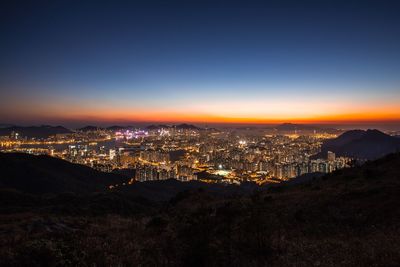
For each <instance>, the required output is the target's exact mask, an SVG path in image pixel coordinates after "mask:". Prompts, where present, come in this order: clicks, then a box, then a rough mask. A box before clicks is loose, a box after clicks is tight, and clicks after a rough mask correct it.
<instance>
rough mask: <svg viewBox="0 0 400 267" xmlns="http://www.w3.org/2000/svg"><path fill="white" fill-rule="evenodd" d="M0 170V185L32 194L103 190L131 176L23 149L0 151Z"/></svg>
mask: <svg viewBox="0 0 400 267" xmlns="http://www.w3.org/2000/svg"><path fill="white" fill-rule="evenodd" d="M0 173H1V175H0V188H11V189H15V190H17V191H20V192H23V193H32V194H42V193H62V192H75V193H89V192H93V191H104V190H106V189H107V188H108V186H109V185H111V184H116V183H122V182H126V181H127V180H128V179H127V177H125V176H122V175H118V174H111V173H104V172H99V171H96V170H94V169H92V168H90V167H87V166H83V165H79V164H73V163H70V162H67V161H65V160H61V159H57V158H54V157H49V156H44V155H43V156H34V155H29V154H22V153H0Z"/></svg>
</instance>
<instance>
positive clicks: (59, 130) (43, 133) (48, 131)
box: [0, 125, 72, 138]
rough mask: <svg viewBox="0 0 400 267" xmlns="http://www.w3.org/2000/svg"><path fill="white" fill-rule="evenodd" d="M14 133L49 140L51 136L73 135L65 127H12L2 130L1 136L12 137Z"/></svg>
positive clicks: (0, 130)
mask: <svg viewBox="0 0 400 267" xmlns="http://www.w3.org/2000/svg"><path fill="white" fill-rule="evenodd" d="M12 132H16V133H19V134H20V136H21V137H28V138H48V137H49V136H52V135H56V134H66V133H72V131H71V130H69V129H67V128H65V127H63V126H49V125H42V126H28V127H23V126H11V127H5V128H0V136H5V135H10V134H11V133H12Z"/></svg>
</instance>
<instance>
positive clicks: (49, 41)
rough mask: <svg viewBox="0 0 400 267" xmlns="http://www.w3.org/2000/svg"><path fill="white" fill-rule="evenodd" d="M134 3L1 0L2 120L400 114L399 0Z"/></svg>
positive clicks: (356, 118) (250, 119)
mask: <svg viewBox="0 0 400 267" xmlns="http://www.w3.org/2000/svg"><path fill="white" fill-rule="evenodd" d="M4 2H9V3H8V4H6V3H4ZM134 2H138V1H76V2H74V1H65V2H63V1H47V2H43V1H29V2H27V3H24V2H21V1H3V2H2V4H1V6H0V22H1V24H0V33H1V42H0V96H1V97H0V122H4V123H17V124H38V123H52V124H79V123H81V124H86V123H89V122H96V123H105V124H113V123H131V122H156V121H158V122H183V121H186V122H202V123H203V122H204V123H205V122H235V123H240V122H243V123H271V122H272V123H274V122H289V121H290V122H313V123H316V122H318V123H321V122H325V123H338V122H348V123H352V122H360V121H379V122H382V121H383V122H392V123H393V122H399V121H400V16H399V14H400V1H272V2H268V1H259V2H252V1H243V2H239V1H225V2H223V1H210V2H207V1H181V2H174V1H162V2H154V1H143V3H147V4H137V3H134ZM397 2H398V3H399V4H397Z"/></svg>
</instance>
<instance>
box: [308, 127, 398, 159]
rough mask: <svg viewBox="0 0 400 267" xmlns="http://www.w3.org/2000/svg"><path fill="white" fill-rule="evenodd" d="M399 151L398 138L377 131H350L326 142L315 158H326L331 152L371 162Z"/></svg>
mask: <svg viewBox="0 0 400 267" xmlns="http://www.w3.org/2000/svg"><path fill="white" fill-rule="evenodd" d="M399 150H400V139H399V138H396V137H393V136H390V135H387V134H385V133H383V132H381V131H378V130H366V131H364V130H352V131H347V132H345V133H343V134H342V135H340V136H339V137H337V138H334V139H330V140H326V141H325V142H324V143H323V144H322V147H321V152H320V153H319V154H317V155H316V156H315V157H326V154H327V152H328V151H332V152H334V153H335V154H336V155H337V156H346V157H352V158H357V159H368V160H371V159H376V158H379V157H382V156H384V155H386V154H389V153H393V152H396V151H399ZM315 157H314V158H315Z"/></svg>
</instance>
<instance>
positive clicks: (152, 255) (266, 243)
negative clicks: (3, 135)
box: [0, 154, 400, 266]
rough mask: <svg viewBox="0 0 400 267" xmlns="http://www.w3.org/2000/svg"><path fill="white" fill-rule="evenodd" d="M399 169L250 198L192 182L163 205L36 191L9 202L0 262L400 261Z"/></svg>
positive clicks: (345, 173)
mask: <svg viewBox="0 0 400 267" xmlns="http://www.w3.org/2000/svg"><path fill="white" fill-rule="evenodd" d="M399 166H400V155H399V154H391V155H389V156H386V157H385V158H382V159H379V160H377V161H373V162H369V163H367V164H365V165H363V166H361V167H356V168H352V169H346V170H341V171H338V172H335V173H333V174H330V175H326V176H323V177H321V178H316V179H314V180H312V181H309V182H307V183H303V184H300V185H293V186H290V185H281V186H275V187H270V188H264V189H261V188H260V189H259V190H256V191H254V192H253V193H252V194H250V195H249V194H240V193H238V192H233V193H232V194H222V195H221V194H214V193H213V192H210V191H209V190H205V189H196V188H195V189H191V190H187V191H183V192H180V193H178V194H177V195H176V196H175V197H173V198H172V199H170V200H169V201H165V202H151V201H146V200H145V199H143V198H138V197H136V196H130V194H129V190H126V191H124V192H110V193H95V194H87V195H79V196H78V195H74V194H67V195H66V194H63V195H56V196H52V197H51V198H50V199H49V197H46V198H44V197H40V198H37V196H31V197H36V198H35V199H36V201H38V204H31V208H29V209H27V204H24V205H23V204H21V206H23V207H22V208H21V209H18V208H17V207H16V206H15V205H16V204H15V202H13V203H10V202H9V203H7V202H3V204H2V205H3V209H2V210H1V212H2V213H1V216H0V258H1V259H2V260H1V261H0V264H1V265H3V266H89V265H90V266H93V265H97V266H398V263H399V262H400V253H399V251H400V228H399V226H400V208H399V207H400V206H399V205H400V167H399ZM9 194H10V195H12V193H9ZM21 198H22V197H21V196H20V197H19V198H18V199H21ZM46 201H47V202H46ZM65 202H68V203H74V204H73V205H71V206H69V209H64V208H65V207H66V206H67V205H66V204H65ZM6 205H8V206H9V207H11V206H13V208H12V209H11V210H10V209H5V207H4V206H6ZM74 206H75V209H74V208H73V207H74ZM37 207H39V208H37ZM81 207H84V208H81ZM74 210H79V212H76V213H75V214H74Z"/></svg>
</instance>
